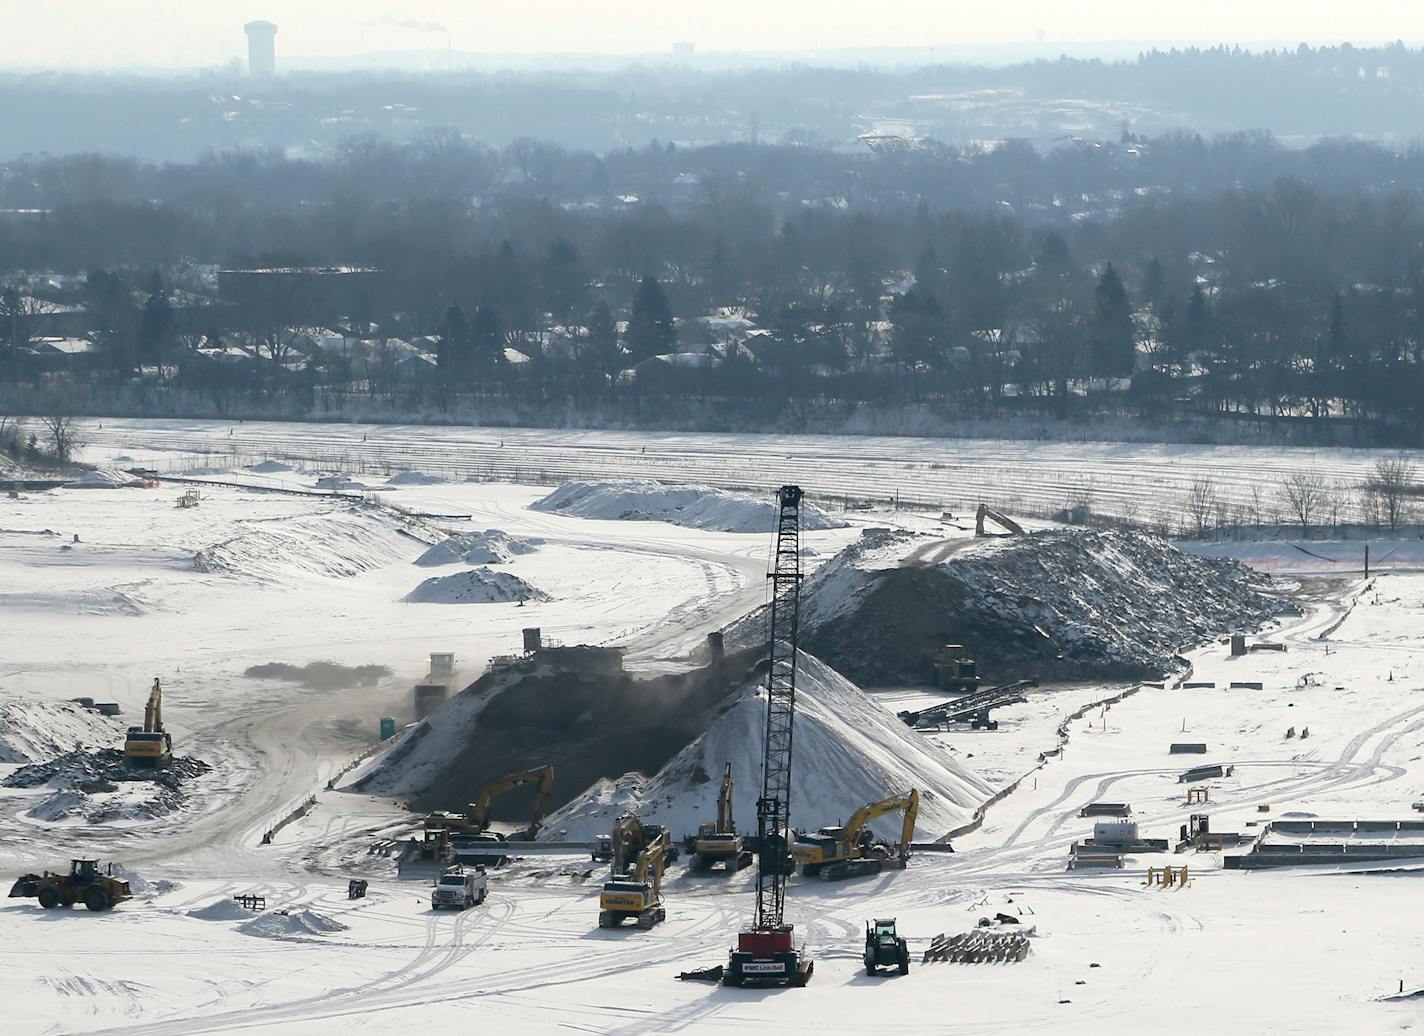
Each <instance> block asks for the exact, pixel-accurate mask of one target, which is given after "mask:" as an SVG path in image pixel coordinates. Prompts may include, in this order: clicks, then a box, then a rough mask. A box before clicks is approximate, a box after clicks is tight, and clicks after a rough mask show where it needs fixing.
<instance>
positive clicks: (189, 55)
mask: <svg viewBox="0 0 1424 1036" xmlns="http://www.w3.org/2000/svg"><path fill="white" fill-rule="evenodd" d="M255 18H265V19H268V20H270V21H274V22H276V23H277V24H278V26H279V31H278V35H277V49H278V55H279V60H280V56H281V55H283V54H286V55H311V56H337V55H354V54H361V53H369V52H373V51H386V50H416V49H424V48H441V49H443V48H444V47H445V46H446V44H447V40H448V41H449V43H450V44H451V45H452V46H453V47H454V48H455V49H456V50H463V51H472V52H481V53H493V52H501V53H541V52H542V53H548V52H581V53H606V54H618V53H638V52H643V53H646V52H659V51H665V50H667V49H668V48H669V47H670V46H671V45H672V43H673V42H674V41H678V40H690V41H693V42H695V43H696V45H697V47H698V49H699V50H719V51H727V50H783V51H785V50H816V49H823V48H837V47H862V46H864V47H872V46H900V45H915V46H919V45H923V46H926V47H928V46H931V45H934V44H940V45H953V44H973V43H1005V42H1029V41H1032V40H1034V39H1035V38H1036V33H1037V32H1038V31H1040V30H1041V31H1043V32H1044V33H1046V35H1047V39H1048V40H1049V42H1050V44H1051V43H1055V42H1057V43H1065V42H1070V41H1078V42H1083V41H1111V40H1166V41H1176V40H1202V41H1225V42H1241V43H1249V42H1251V41H1253V40H1292V41H1295V40H1302V41H1307V42H1312V43H1316V42H1338V41H1341V40H1346V39H1348V40H1353V41H1356V42H1370V41H1380V40H1393V39H1397V38H1402V39H1404V40H1405V41H1407V42H1411V41H1418V40H1419V39H1420V38H1421V37H1424V2H1421V0H1363V2H1359V3H1353V4H1347V3H1344V2H1343V0H988V2H984V0H881V2H876V3H866V2H861V0H854V2H851V0H692V2H689V0H661V2H659V0H517V2H516V0H504V2H489V0H400V2H397V0H0V65H3V66H9V67H15V66H21V67H30V68H33V67H50V68H95V67H105V66H135V65H141V66H168V67H172V66H195V65H196V66H211V65H221V64H224V63H226V62H227V61H229V60H231V59H233V58H236V57H240V56H242V55H244V54H245V42H244V37H243V34H242V25H243V23H244V22H246V21H248V20H251V19H255Z"/></svg>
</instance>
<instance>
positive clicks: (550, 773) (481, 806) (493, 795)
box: [425, 766, 554, 841]
mask: <svg viewBox="0 0 1424 1036" xmlns="http://www.w3.org/2000/svg"><path fill="white" fill-rule="evenodd" d="M534 781H538V782H539V787H538V789H537V790H536V793H535V796H534V809H533V812H532V814H531V816H530V818H529V826H528V827H527V828H525V829H524V830H522V831H518V832H515V838H516V839H518V840H520V841H531V840H533V839H534V838H536V837H538V834H539V825H540V824H542V823H543V822H544V814H545V813H547V812H548V811H549V799H550V797H551V796H552V795H553V794H554V768H553V767H552V766H540V767H536V768H535V769H533V770H520V771H519V772H517V773H507V774H505V775H504V776H503V777H501V778H499V779H498V780H496V781H491V782H490V783H489V784H487V785H485V787H484V790H483V791H481V792H480V797H479V798H478V799H477V800H476V801H474V802H472V803H470V809H469V812H467V813H450V812H446V811H444V810H438V811H436V812H434V813H431V814H429V815H428V816H426V818H425V829H426V830H427V831H430V830H445V831H448V832H450V834H452V835H480V834H484V833H485V831H487V830H489V825H490V807H491V806H493V805H494V800H495V799H497V798H499V797H500V796H501V795H503V794H504V793H505V792H509V791H513V790H514V789H515V788H521V787H523V786H524V785H526V784H532V783H533V782H534Z"/></svg>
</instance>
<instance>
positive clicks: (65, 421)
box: [40, 409, 83, 463]
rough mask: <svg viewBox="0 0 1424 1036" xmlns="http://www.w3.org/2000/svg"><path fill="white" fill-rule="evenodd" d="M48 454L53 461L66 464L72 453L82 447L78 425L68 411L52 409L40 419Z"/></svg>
mask: <svg viewBox="0 0 1424 1036" xmlns="http://www.w3.org/2000/svg"><path fill="white" fill-rule="evenodd" d="M40 427H41V428H43V429H44V433H45V439H46V441H47V442H48V443H49V452H50V456H52V457H53V458H54V459H55V460H57V461H60V462H61V463H68V462H69V460H70V459H71V458H72V457H73V456H74V451H75V450H77V449H78V448H79V447H80V446H82V445H83V441H82V440H81V439H80V437H79V423H78V421H77V420H76V419H75V417H74V415H73V414H71V413H70V412H69V411H68V410H60V409H54V410H51V411H50V412H49V413H48V414H46V415H45V416H43V417H41V418H40Z"/></svg>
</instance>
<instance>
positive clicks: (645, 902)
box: [598, 818, 672, 928]
mask: <svg viewBox="0 0 1424 1036" xmlns="http://www.w3.org/2000/svg"><path fill="white" fill-rule="evenodd" d="M634 819H635V820H636V818H634ZM640 830H646V829H642V828H640ZM671 849H672V840H671V839H670V838H669V837H668V833H667V830H666V829H665V828H659V829H658V833H657V836H656V837H654V838H653V839H652V841H650V842H648V843H647V845H645V846H644V847H643V849H642V851H641V852H639V853H638V855H637V857H636V858H635V859H634V861H633V865H632V867H631V868H629V869H628V870H627V871H625V872H624V873H622V874H619V873H617V872H616V871H615V873H614V875H613V876H612V877H611V878H609V879H608V881H606V882H604V883H603V891H602V892H600V893H599V895H598V927H600V928H621V927H622V925H623V922H624V921H627V920H628V919H629V918H632V919H633V920H635V921H637V922H638V927H639V928H651V927H653V925H655V924H658V923H659V922H660V921H662V920H663V919H664V918H666V917H667V911H666V910H665V909H664V908H663V895H662V890H663V868H664V867H665V866H666V865H667V858H668V853H669V851H670V850H671ZM617 863H618V857H617V856H616V855H615V856H614V864H615V866H616V864H617Z"/></svg>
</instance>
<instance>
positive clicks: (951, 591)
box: [733, 529, 1278, 686]
mask: <svg viewBox="0 0 1424 1036" xmlns="http://www.w3.org/2000/svg"><path fill="white" fill-rule="evenodd" d="M933 544H934V541H933V539H931V538H927V537H923V536H916V535H914V534H911V533H904V532H896V531H890V530H867V531H866V534H865V535H864V536H862V538H861V540H860V541H859V542H857V543H855V544H852V545H851V546H850V547H848V548H846V550H844V551H843V552H841V553H840V554H839V555H837V556H836V557H835V558H833V559H832V560H831V561H830V562H828V563H827V564H826V565H825V566H824V567H822V568H821V569H820V570H819V571H817V572H816V573H815V575H814V576H813V577H812V578H811V579H808V580H807V581H806V586H805V590H804V597H803V603H802V612H801V638H802V639H801V643H802V645H803V646H804V647H805V648H806V649H807V650H808V651H811V652H812V653H815V654H818V655H819V656H820V657H821V658H823V659H825V660H826V661H827V662H828V663H829V664H830V665H832V666H834V667H835V668H836V669H837V670H838V671H839V672H842V673H845V674H846V675H847V676H849V677H850V678H852V679H854V680H857V681H859V682H860V683H862V684H865V685H867V686H873V685H877V684H878V685H884V684H896V683H918V682H928V681H930V680H931V679H932V678H933V667H932V664H931V656H932V654H933V653H934V652H935V651H937V650H938V649H939V648H940V647H941V646H942V645H944V644H964V645H966V647H967V648H968V651H969V654H970V656H971V657H973V658H974V659H976V660H977V661H978V663H979V669H980V672H981V673H982V674H983V675H984V676H985V678H986V679H988V680H990V681H993V682H998V681H1000V680H1010V679H1017V678H1020V677H1027V676H1042V677H1045V678H1051V679H1108V678H1111V679H1142V678H1147V677H1154V676H1160V675H1162V674H1163V673H1165V672H1167V671H1169V670H1171V669H1172V668H1174V667H1175V666H1176V665H1177V661H1176V659H1177V654H1178V652H1179V651H1181V650H1183V649H1185V648H1187V647H1190V646H1194V645H1197V644H1200V643H1202V642H1204V641H1207V640H1209V639H1211V638H1212V637H1215V636H1218V635H1220V634H1222V633H1226V632H1229V631H1231V630H1238V629H1242V630H1244V629H1252V628H1256V627H1258V626H1260V625H1261V624H1262V623H1263V622H1265V621H1266V620H1267V619H1269V618H1270V617H1271V616H1272V615H1273V614H1274V613H1275V611H1276V609H1277V607H1278V601H1277V599H1276V598H1274V597H1273V596H1271V595H1270V593H1269V592H1268V591H1269V588H1270V580H1269V577H1267V576H1263V575H1261V574H1259V573H1256V572H1253V571H1251V570H1250V569H1247V568H1244V567H1243V566H1241V565H1238V564H1235V563H1234V562H1229V561H1221V560H1218V559H1212V558H1199V557H1193V556H1191V555H1188V554H1184V553H1182V552H1181V551H1179V550H1177V549H1176V548H1175V547H1173V546H1172V545H1171V544H1170V543H1168V542H1167V541H1166V540H1163V539H1161V538H1159V537H1156V536H1149V535H1145V534H1142V533H1137V532H1129V531H1124V530H1120V529H1095V530H1078V529H1070V530H1051V531H1048V532H1041V533H1035V534H1033V535H1030V536H1014V537H1003V538H996V539H984V540H976V541H971V542H969V543H967V544H966V545H965V546H963V547H962V548H960V549H958V550H956V551H954V552H952V553H949V554H948V555H947V556H946V557H945V558H944V560H942V561H939V562H938V563H934V564H925V563H923V562H921V561H919V560H917V557H918V556H919V555H920V554H922V553H923V548H925V547H926V546H927V545H930V546H933ZM764 636H765V614H764V613H758V614H755V615H753V616H751V617H749V618H748V619H747V620H744V622H743V623H742V624H740V625H739V626H738V627H737V629H736V630H735V631H734V637H733V642H742V643H755V642H756V641H757V640H758V639H759V638H761V637H764Z"/></svg>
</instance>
